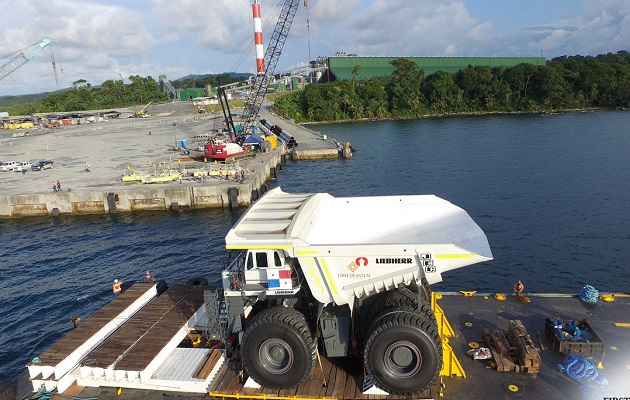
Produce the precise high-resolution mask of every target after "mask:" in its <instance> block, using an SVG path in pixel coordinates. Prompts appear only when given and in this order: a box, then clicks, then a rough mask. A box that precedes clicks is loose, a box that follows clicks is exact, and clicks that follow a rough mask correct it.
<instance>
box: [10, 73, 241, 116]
mask: <svg viewBox="0 0 630 400" xmlns="http://www.w3.org/2000/svg"><path fill="white" fill-rule="evenodd" d="M245 75H246V74H234V75H232V74H227V73H225V74H220V75H207V76H188V77H185V78H182V79H178V80H176V81H172V82H171V83H173V86H174V87H175V88H190V87H198V88H203V87H205V86H206V85H210V86H220V85H226V84H228V83H232V82H236V81H243V80H246V79H247V78H246V76H245ZM129 82H130V83H128V84H125V83H123V81H122V80H111V79H110V80H107V81H105V82H103V83H101V84H100V85H99V86H92V85H91V84H90V83H89V82H87V81H86V80H85V79H79V80H77V81H75V82H73V83H72V88H71V89H68V90H62V91H57V92H51V93H41V94H36V95H24V96H4V97H0V110H2V111H8V112H9V114H10V115H30V114H33V113H50V112H69V111H85V110H102V109H110V108H117V107H125V106H133V105H144V104H147V103H148V102H150V101H152V102H154V103H155V102H160V101H168V100H169V98H168V95H167V94H166V93H163V92H162V91H161V90H160V85H159V83H158V82H157V81H156V80H155V79H153V78H152V77H151V76H147V77H146V78H145V77H141V76H138V75H133V76H130V77H129Z"/></svg>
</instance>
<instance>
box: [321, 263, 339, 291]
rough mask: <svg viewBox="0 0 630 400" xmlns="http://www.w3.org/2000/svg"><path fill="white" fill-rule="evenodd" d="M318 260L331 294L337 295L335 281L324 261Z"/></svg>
mask: <svg viewBox="0 0 630 400" xmlns="http://www.w3.org/2000/svg"><path fill="white" fill-rule="evenodd" d="M319 260H320V261H321V263H322V268H323V269H324V274H326V279H328V282H329V283H330V287H331V289H332V290H333V293H334V294H339V292H338V291H337V286H336V285H335V280H334V279H333V278H332V276H331V275H330V271H329V270H328V266H327V265H326V260H324V259H323V258H320V259H319Z"/></svg>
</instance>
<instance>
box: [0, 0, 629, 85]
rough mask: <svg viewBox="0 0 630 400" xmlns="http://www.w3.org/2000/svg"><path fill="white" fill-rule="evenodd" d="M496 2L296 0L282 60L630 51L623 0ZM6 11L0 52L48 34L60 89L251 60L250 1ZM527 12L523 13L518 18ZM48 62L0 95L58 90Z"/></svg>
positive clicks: (66, 1) (36, 3) (37, 61)
mask: <svg viewBox="0 0 630 400" xmlns="http://www.w3.org/2000/svg"><path fill="white" fill-rule="evenodd" d="M498 1H499V0H488V5H487V6H484V7H480V6H478V5H477V4H476V3H472V2H471V0H416V1H412V2H410V1H408V0H341V1H337V0H312V1H310V2H309V3H308V10H307V9H305V8H304V5H303V2H302V1H301V0H300V1H299V4H298V10H297V14H296V16H295V19H294V22H293V26H292V28H291V31H290V35H289V37H288V38H287V42H286V44H285V47H284V51H283V54H282V56H281V58H280V61H279V63H278V66H277V68H276V69H277V70H278V71H279V70H283V69H288V68H290V67H291V66H295V65H298V64H300V63H305V62H307V61H308V58H309V53H310V57H311V58H315V57H317V56H329V55H332V54H334V53H335V52H337V51H345V52H346V53H357V54H359V55H363V56H537V55H539V53H540V51H541V50H543V51H544V53H545V56H546V57H547V58H552V57H555V56H559V55H564V54H567V55H571V54H582V55H586V54H591V55H597V54H600V53H606V52H616V51H618V50H622V49H626V50H627V49H628V43H630V3H628V1H627V0H581V1H578V2H566V3H558V2H552V3H547V2H541V1H540V0H523V2H521V3H519V4H514V5H512V4H506V3H498ZM277 4H279V1H270V0H264V1H261V8H262V14H263V25H265V26H266V29H265V31H264V41H265V44H267V43H268V41H269V39H270V37H271V32H272V31H273V28H274V27H275V23H276V21H277V17H278V7H277ZM492 4H495V5H497V7H492ZM563 7H564V8H563ZM0 9H2V13H0V55H5V54H8V53H10V52H13V51H17V50H19V49H21V48H24V47H26V46H29V45H31V44H32V43H34V42H36V41H38V40H39V39H40V38H42V37H44V36H48V37H51V38H54V39H56V40H57V41H58V44H56V45H55V46H54V47H53V49H54V50H55V57H56V58H57V70H58V74H59V76H60V82H61V86H62V87H67V86H70V84H71V82H72V81H75V80H77V79H87V80H88V81H89V82H90V83H92V84H94V85H96V84H100V83H102V82H103V81H105V80H107V79H119V77H118V74H119V73H121V74H122V75H123V76H124V77H125V78H126V77H128V76H129V75H132V74H138V75H143V76H146V75H151V76H153V77H156V78H157V76H158V75H160V74H166V75H168V76H169V77H170V78H171V79H177V78H178V77H181V76H184V75H187V74H189V73H207V72H213V73H218V72H225V71H229V70H231V69H232V68H236V70H237V71H240V72H253V70H254V68H255V64H254V58H255V56H254V50H253V46H252V42H253V22H252V13H251V0H210V1H208V0H177V1H170V0H135V1H126V0H108V1H105V0H87V1H82V0H46V1H44V0H20V1H15V0H0ZM470 10H474V13H475V14H474V15H473V14H471V11H470ZM523 10H527V12H528V15H527V18H520V17H521V15H520V14H522V13H523ZM547 10H549V13H547V12H545V11H547ZM307 11H308V13H307ZM307 15H308V17H310V31H308V32H307V29H306V18H307ZM506 18H508V19H510V24H505V19H506ZM524 21H527V22H524ZM495 27H500V28H499V29H500V31H498V30H497V28H495ZM307 34H309V36H307ZM307 39H310V52H309V45H308V40H307ZM57 51H58V52H57ZM62 68H63V73H62V72H61V69H62ZM52 72H53V71H52V67H51V63H50V54H49V50H48V49H44V51H43V52H41V53H40V54H39V55H37V56H36V57H35V58H34V59H33V60H31V61H30V62H29V63H28V64H27V65H26V66H24V67H22V68H21V69H19V70H18V71H16V72H15V73H13V74H12V75H10V76H9V77H7V78H6V79H4V80H2V81H0V95H3V94H19V93H36V92H41V91H51V90H55V89H56V86H55V83H54V76H53V74H52Z"/></svg>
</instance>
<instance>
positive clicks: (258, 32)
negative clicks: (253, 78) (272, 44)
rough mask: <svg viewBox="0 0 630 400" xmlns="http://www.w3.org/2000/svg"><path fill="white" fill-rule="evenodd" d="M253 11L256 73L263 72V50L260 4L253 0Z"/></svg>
mask: <svg viewBox="0 0 630 400" xmlns="http://www.w3.org/2000/svg"><path fill="white" fill-rule="evenodd" d="M252 11H253V13H254V44H255V45H256V69H257V70H258V74H259V75H260V74H264V73H265V52H264V50H263V37H262V20H261V19H260V4H259V3H258V0H254V3H253V4H252Z"/></svg>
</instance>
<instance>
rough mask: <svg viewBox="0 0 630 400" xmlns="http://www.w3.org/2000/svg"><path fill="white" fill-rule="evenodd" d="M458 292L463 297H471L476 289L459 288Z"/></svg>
mask: <svg viewBox="0 0 630 400" xmlns="http://www.w3.org/2000/svg"><path fill="white" fill-rule="evenodd" d="M459 293H461V294H463V295H464V296H465V297H472V295H473V294H475V293H477V291H476V290H460V291H459Z"/></svg>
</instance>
